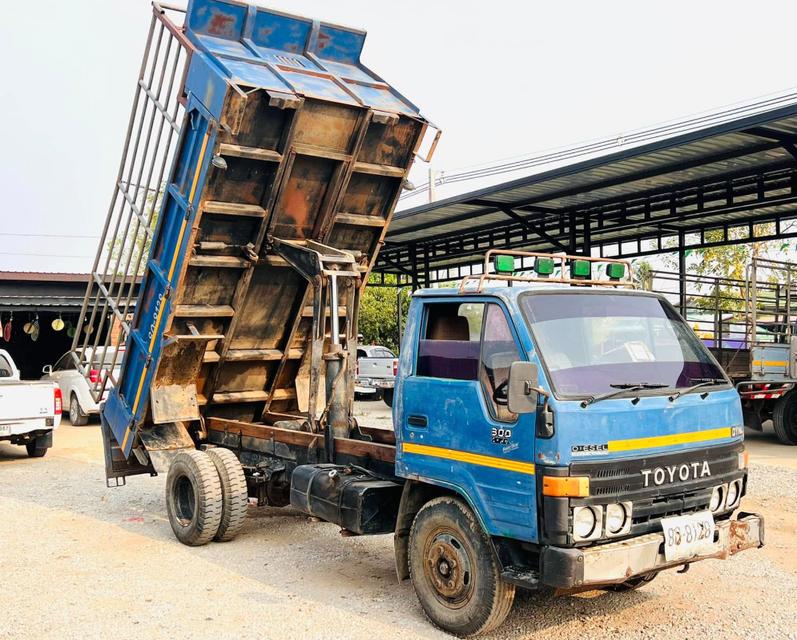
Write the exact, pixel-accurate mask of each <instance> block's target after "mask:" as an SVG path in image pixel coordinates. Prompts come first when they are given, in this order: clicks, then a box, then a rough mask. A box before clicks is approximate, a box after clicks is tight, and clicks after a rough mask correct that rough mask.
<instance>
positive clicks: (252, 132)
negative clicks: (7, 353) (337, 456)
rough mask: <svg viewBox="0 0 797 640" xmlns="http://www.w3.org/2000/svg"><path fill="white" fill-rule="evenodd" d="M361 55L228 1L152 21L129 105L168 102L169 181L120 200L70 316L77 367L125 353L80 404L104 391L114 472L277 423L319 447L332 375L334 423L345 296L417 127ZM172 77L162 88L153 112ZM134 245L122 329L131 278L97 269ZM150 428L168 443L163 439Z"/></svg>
mask: <svg viewBox="0 0 797 640" xmlns="http://www.w3.org/2000/svg"><path fill="white" fill-rule="evenodd" d="M175 15H176V16H177V17H176V18H175ZM181 17H182V19H183V20H184V25H183V26H180V24H179V19H180V18H181ZM364 38H365V33H364V32H361V31H358V30H354V29H349V28H345V27H338V26H336V25H330V24H326V23H319V22H317V21H312V20H307V19H305V18H299V17H295V16H288V15H286V14H282V13H278V12H272V11H269V10H267V9H263V8H255V7H249V6H247V5H245V4H243V3H240V2H233V1H231V0H223V1H222V0H192V2H189V5H188V8H187V14H185V15H183V14H182V13H181V12H177V13H175V12H174V11H173V10H172V9H171V8H170V9H169V10H166V9H165V8H163V7H162V6H161V5H158V4H155V5H154V18H153V27H152V30H151V32H150V37H149V44H148V51H147V54H146V55H145V59H144V64H143V65H142V72H141V77H140V79H139V83H138V87H139V99H140V102H139V104H142V103H143V104H145V105H147V104H149V103H152V112H153V113H154V114H155V115H156V116H157V117H159V118H160V117H165V115H164V114H167V113H172V110H171V103H167V100H171V101H172V103H173V104H174V110H173V114H174V115H173V116H172V118H173V122H172V120H168V119H167V127H166V128H167V129H168V126H172V128H173V129H175V130H178V128H179V137H177V136H174V137H173V142H172V145H173V146H172V148H170V149H167V150H166V151H165V150H164V149H163V147H162V145H163V143H162V142H161V149H160V150H158V151H156V152H155V154H154V155H152V158H153V164H156V165H157V163H159V162H160V159H161V157H163V158H164V164H167V163H166V160H165V158H166V155H167V151H168V157H169V163H168V164H167V166H170V167H171V169H170V171H167V172H166V174H165V176H164V178H163V181H162V183H160V184H159V183H157V182H156V181H155V180H150V185H149V189H150V190H159V191H160V192H161V195H160V200H158V199H156V198H151V197H149V198H147V197H145V196H144V197H141V198H140V199H137V198H138V197H139V196H138V192H136V193H135V194H134V193H131V192H130V189H131V186H130V185H131V184H132V183H133V180H128V181H124V180H120V181H119V183H118V184H117V190H116V192H115V194H114V197H115V202H116V203H121V204H120V205H119V204H117V205H116V208H114V206H115V205H114V204H113V203H112V207H111V212H110V214H109V223H108V226H107V227H106V232H105V235H104V236H103V239H102V242H101V247H100V253H99V254H98V258H97V264H96V265H95V273H94V280H93V283H92V286H90V287H89V294H88V296H87V302H86V305H85V306H84V319H83V321H82V323H83V324H92V323H93V325H94V328H95V331H93V332H91V333H86V334H85V335H78V336H77V337H76V347H75V350H76V352H77V353H79V352H80V351H81V350H83V351H85V349H86V347H92V346H95V344H93V343H96V346H98V347H99V349H100V350H101V349H102V347H103V339H104V340H105V344H106V345H108V344H110V345H114V344H120V345H121V344H124V348H123V350H122V352H123V353H125V355H124V362H123V364H122V370H121V375H120V379H119V380H113V379H111V375H112V369H113V363H110V366H107V367H104V370H103V375H102V381H101V382H100V383H98V384H97V385H95V391H100V392H101V387H103V386H105V387H107V386H111V383H112V384H113V385H114V388H113V390H112V391H111V394H110V396H109V399H108V401H107V402H106V405H105V407H104V409H103V422H104V426H106V423H107V427H108V430H109V432H110V434H111V435H112V440H113V441H114V443H115V445H114V446H118V451H117V455H118V456H119V457H120V458H122V457H123V458H129V457H130V454H131V452H132V451H133V450H134V449H135V448H137V447H138V446H139V445H140V444H141V443H143V445H144V448H145V449H147V450H149V451H152V450H155V449H158V448H159V447H167V446H175V443H177V444H178V445H179V446H185V445H186V440H185V438H184V437H183V435H184V432H183V429H182V428H185V430H186V431H191V432H192V433H197V434H199V437H200V438H202V437H207V433H208V430H214V429H228V430H229V428H230V427H231V426H235V425H237V429H236V430H237V432H238V434H239V436H240V435H241V433H242V430H246V431H247V433H248V434H249V435H250V436H255V435H257V433H260V435H262V437H264V438H265V437H271V438H272V439H273V437H274V435H273V430H272V431H267V430H266V428H265V427H262V429H263V430H262V432H257V429H258V426H257V425H258V424H260V425H274V424H275V423H276V424H277V427H276V428H277V429H278V430H279V431H280V432H282V430H283V429H282V427H287V428H286V429H285V430H287V431H290V430H291V429H293V430H294V431H297V432H298V434H297V435H295V436H293V438H294V439H296V438H299V439H302V440H304V439H308V438H313V437H317V436H314V435H313V433H315V434H318V433H319V432H323V429H324V426H323V425H324V423H325V422H326V421H328V420H330V419H331V418H330V416H329V415H328V414H329V412H330V403H329V396H330V391H329V390H328V389H326V387H327V386H328V383H330V382H331V381H330V380H327V377H328V376H326V373H327V370H328V369H329V367H331V366H332V365H330V364H329V363H330V362H331V361H333V360H334V361H337V362H338V363H342V364H341V365H340V366H342V368H343V369H344V370H345V372H348V373H349V374H350V375H338V376H337V377H336V381H335V383H336V384H337V389H338V398H339V399H341V398H342V401H343V402H344V404H345V403H348V410H349V411H348V414H349V416H350V409H351V402H352V401H353V395H354V389H353V375H351V374H352V373H353V371H354V366H355V362H354V356H353V355H352V357H349V356H348V354H349V350H350V349H351V348H352V347H354V346H355V344H354V343H355V342H356V336H357V332H356V322H357V308H358V300H359V293H360V292H361V290H362V287H363V286H364V285H365V282H366V280H367V277H368V274H369V272H370V269H371V267H372V265H373V263H374V261H375V259H376V256H377V253H378V251H379V248H380V246H381V244H382V240H383V237H384V235H385V232H386V229H387V226H388V224H389V223H390V219H391V216H392V214H393V210H394V208H395V205H396V202H397V200H398V196H399V194H400V192H401V190H402V188H403V184H404V181H405V178H406V176H407V174H408V171H409V169H410V166H411V164H412V162H413V159H414V157H415V154H416V153H417V152H418V149H419V147H420V145H421V142H422V140H423V139H424V136H425V134H426V130H427V124H428V123H427V122H426V121H425V120H424V119H423V118H422V117H421V116H420V114H419V113H418V111H417V108H416V107H415V106H414V105H412V103H410V102H409V101H407V100H406V99H405V98H403V97H402V96H401V95H400V94H398V93H397V92H396V91H395V90H394V89H393V88H392V87H390V86H389V85H388V84H387V83H385V82H384V81H383V80H382V79H381V78H379V77H378V76H376V75H375V74H373V72H371V71H369V70H368V69H366V68H365V67H364V66H362V65H361V64H360V62H359V54H360V50H361V48H362V44H363V41H364ZM167 42H168V43H169V46H170V47H173V48H171V49H166V52H165V53H164V49H165V46H166V45H165V43H167ZM155 47H157V50H155ZM175 51H177V52H178V53H180V57H179V59H175V61H174V62H172V60H173V59H174V52H175ZM169 74H171V77H172V79H173V84H174V85H175V87H177V88H176V89H175V90H172V88H171V85H170V86H169V88H168V89H169V90H168V91H167V92H166V96H165V97H163V96H162V95H161V93H162V86H163V85H164V77H165V78H166V82H168V78H169ZM159 82H160V84H159ZM180 83H182V84H180ZM156 99H157V100H156ZM153 117H154V116H153ZM138 118H141V109H140V107H139V114H138V115H136V111H135V109H134V114H133V117H132V118H131V131H132V133H131V137H132V138H131V137H129V138H128V143H127V147H128V148H130V147H132V146H133V145H134V144H135V146H136V149H139V148H142V147H143V145H144V144H147V145H150V144H151V142H150V140H149V138H147V139H146V141H142V138H141V137H139V139H135V136H136V131H137V127H136V122H138V120H137V119H138ZM143 120H144V122H146V111H144V117H143ZM142 128H143V129H144V131H146V125H145V126H144V127H138V131H139V136H141V133H140V132H141V129H142ZM435 141H436V140H435ZM144 149H145V150H144V152H143V154H142V153H139V156H140V157H142V158H144V159H145V164H146V158H147V157H148V156H147V151H146V147H144ZM125 153H126V156H125V158H124V159H123V165H122V169H121V170H120V176H124V175H125V174H128V170H127V168H126V164H125V163H128V164H129V163H130V162H131V161H130V152H129V151H126V152H125ZM156 158H157V162H155V159H156ZM135 162H138V160H136V159H135V156H134V160H133V163H134V164H135ZM134 169H135V167H133V168H132V169H131V170H130V172H129V174H128V175H133V176H134V177H135V174H136V171H135V170H134ZM143 169H144V170H142V171H140V172H138V174H139V176H141V175H143V176H144V177H145V178H146V176H147V175H151V172H150V173H149V174H148V172H147V171H146V167H143ZM155 173H156V174H157V171H156V172H155ZM146 186H148V185H146V184H145V187H146ZM144 193H146V189H145V190H144ZM155 201H157V204H156V202H155ZM131 203H132V204H131ZM134 205H137V206H134ZM148 208H149V213H148V211H147V209H148ZM158 210H159V211H160V214H159V216H158V214H157V211H158ZM125 215H126V216H127V219H126V220H127V222H126V223H125ZM117 220H121V221H117ZM131 220H132V223H131ZM146 225H149V228H150V230H151V231H150V233H149V234H147V233H144V234H143V235H142V234H141V233H139V235H138V239H139V240H140V241H141V242H143V243H145V244H142V246H143V247H146V246H147V245H146V243H151V253H149V260H148V261H146V269H143V268H142V269H140V270H139V273H141V271H143V278H142V281H141V285H140V294H139V295H138V298H137V301H136V303H135V312H134V313H133V305H132V304H131V305H128V306H127V307H125V306H123V304H121V303H120V302H119V299H120V298H121V299H123V298H124V290H125V289H124V288H125V286H127V285H128V283H130V282H133V281H134V280H135V278H136V276H137V274H136V273H135V272H134V271H133V268H132V267H130V266H129V265H130V262H131V261H130V260H129V259H128V260H127V263H128V264H127V267H126V268H125V266H124V265H123V266H120V265H119V259H118V258H117V264H116V269H114V265H113V256H112V257H110V258H109V260H111V262H110V263H104V260H105V255H106V253H107V247H108V246H110V245H112V244H113V246H115V247H116V251H115V252H112V253H115V254H116V255H117V256H120V255H121V256H124V255H126V252H128V250H127V249H126V248H125V244H124V243H126V242H128V239H131V240H130V242H135V241H137V236H136V234H135V232H133V231H132V229H133V228H135V229H136V230H137V229H138V228H139V226H144V227H146ZM109 229H110V231H109ZM114 229H116V230H117V231H116V233H117V236H116V238H114V236H113V235H111V234H112V233H114ZM119 229H121V230H127V234H126V235H125V236H123V238H122V239H121V240H120V239H119V231H118V230H119ZM144 231H146V229H144ZM120 242H121V243H122V248H121V250H120V249H119V248H118V247H119V245H118V243H120ZM114 243H117V244H114ZM140 251H143V249H140ZM129 253H131V255H133V256H135V255H136V254H135V251H134V250H130V251H129ZM122 262H123V263H124V262H125V261H124V260H122ZM133 262H134V261H133ZM109 264H110V266H109ZM120 272H121V273H122V275H119V273H120ZM109 273H111V274H112V275H110V276H109V275H108V274H109ZM333 276H336V277H333ZM119 292H121V293H119ZM333 298H334V299H336V300H337V303H338V304H336V305H333V304H332V299H333ZM335 307H337V309H338V312H337V314H335V315H337V316H339V317H338V319H337V323H335V322H334V319H333V318H332V317H330V316H331V314H332V313H333V312H332V309H333V308H335ZM98 309H99V311H98ZM106 317H107V318H108V319H107V321H106ZM131 318H132V319H131ZM103 324H105V326H103ZM333 331H335V332H336V334H337V336H338V340H333V335H332V333H333ZM115 340H116V343H115V342H114V341H115ZM335 342H337V343H338V344H333V343H335ZM330 353H332V355H330ZM352 353H354V351H353V350H352ZM101 364H102V363H101ZM341 385H343V386H345V389H343V391H341V390H340V386H341ZM98 387H99V388H98ZM337 419H338V421H340V420H341V417H340V415H339V414H338V416H337ZM161 425H166V426H167V427H168V428H169V429H173V427H174V426H175V425H177V426H178V427H180V428H179V429H178V431H179V432H180V433H178V435H177V436H174V434H172V435H171V436H169V437H165V436H164V428H165V427H164V428H160V429H159V428H158V427H159V426H161ZM349 426H351V425H349ZM338 427H339V425H338ZM253 429H254V430H255V432H253V431H252V430H253ZM192 430H193V431H192ZM269 433H270V435H269ZM181 434H183V435H181ZM334 435H335V436H336V437H339V436H345V435H346V434H345V433H344V430H343V429H341V428H336V430H335V434H334ZM391 435H392V434H391ZM385 438H388V439H390V438H389V436H381V437H379V439H380V440H384V439H385ZM374 440H375V439H374ZM164 442H165V443H166V444H164ZM308 442H309V440H308ZM308 446H310V445H308ZM321 446H323V444H322V445H321ZM141 459H142V458H141V457H140V456H139V460H141Z"/></svg>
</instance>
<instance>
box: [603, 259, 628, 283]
mask: <svg viewBox="0 0 797 640" xmlns="http://www.w3.org/2000/svg"><path fill="white" fill-rule="evenodd" d="M606 275H607V276H609V278H610V279H611V280H621V279H622V278H623V276H625V265H624V264H621V263H619V262H610V263H609V264H607V265H606Z"/></svg>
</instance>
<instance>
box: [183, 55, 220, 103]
mask: <svg viewBox="0 0 797 640" xmlns="http://www.w3.org/2000/svg"><path fill="white" fill-rule="evenodd" d="M211 65H212V62H211V59H210V58H209V57H208V55H207V54H205V53H201V52H200V53H196V54H194V55H193V56H191V64H190V66H189V67H188V73H187V75H186V79H185V90H186V93H190V94H192V95H194V96H195V97H196V98H197V99H198V100H199V101H200V102H201V103H202V104H203V105H204V107H205V108H206V109H207V110H208V111H209V112H210V114H211V115H212V116H213V117H214V118H216V119H218V118H220V117H221V112H222V109H223V108H224V99H225V98H226V96H227V82H226V81H225V80H224V78H223V77H222V76H220V75H219V72H218V71H217V70H215V69H214V68H213V67H212V66H211Z"/></svg>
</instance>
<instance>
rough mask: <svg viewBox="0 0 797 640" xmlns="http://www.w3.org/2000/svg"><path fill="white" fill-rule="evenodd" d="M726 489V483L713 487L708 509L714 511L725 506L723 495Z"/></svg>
mask: <svg viewBox="0 0 797 640" xmlns="http://www.w3.org/2000/svg"><path fill="white" fill-rule="evenodd" d="M727 489H728V485H726V484H721V485H719V486H718V487H714V491H712V492H711V500H710V501H709V503H708V508H709V511H711V512H712V513H716V512H717V511H719V510H720V509H722V507H724V506H725V495H726V493H727Z"/></svg>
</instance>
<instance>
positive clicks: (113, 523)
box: [0, 403, 797, 640]
mask: <svg viewBox="0 0 797 640" xmlns="http://www.w3.org/2000/svg"><path fill="white" fill-rule="evenodd" d="M378 405H381V403H362V405H361V407H363V406H364V407H365V409H366V410H367V412H368V413H369V414H374V416H373V418H374V419H373V420H369V424H374V423H375V422H377V423H378V422H379V421H381V420H383V419H384V417H385V416H386V415H387V412H386V411H385V410H383V409H381V408H380V406H378ZM381 406H383V405H381ZM769 442H770V443H771V439H769ZM757 446H758V443H757V442H756V441H753V442H752V443H751V450H752V459H753V463H752V471H751V480H750V486H751V494H750V495H749V496H748V497H747V498H746V502H745V504H744V506H745V508H746V509H748V510H756V511H760V512H761V513H763V514H764V515H765V517H766V518H767V543H768V544H767V546H766V547H765V548H764V549H762V550H760V551H747V552H745V553H743V554H741V555H739V556H737V557H736V558H734V559H733V560H731V561H727V562H721V561H708V562H702V563H698V564H696V565H693V567H692V569H691V570H690V572H689V573H688V574H687V575H685V576H681V575H678V574H676V573H675V572H674V571H668V572H666V573H664V574H662V575H661V576H660V577H659V578H658V579H657V580H655V581H654V582H653V583H652V584H650V585H648V586H647V587H645V588H644V589H642V590H640V591H637V592H634V593H627V594H613V593H604V592H589V593H583V594H579V595H576V596H563V597H554V596H553V594H549V593H544V594H540V593H531V592H520V593H519V595H518V598H517V600H516V604H515V608H514V610H513V612H512V613H511V614H510V616H509V618H508V619H507V622H506V623H505V624H504V626H503V627H501V629H499V631H498V632H497V633H496V634H495V635H493V636H491V637H494V638H549V637H551V635H552V634H554V635H555V636H556V637H557V640H568V639H571V638H572V639H579V640H580V639H581V638H585V637H587V638H590V639H591V640H592V639H598V638H665V639H666V638H672V639H673V640H682V639H684V638H690V639H691V638H706V637H711V636H712V635H713V636H715V637H717V638H722V639H724V638H797V598H795V597H794V594H795V593H797V557H795V554H794V550H795V547H796V546H797V545H795V542H797V469H795V467H794V466H791V468H787V467H781V466H772V465H770V464H767V463H761V462H757V461H756V447H757ZM785 451H788V453H785ZM783 455H784V456H787V457H788V458H789V461H791V460H792V459H797V449H784V454H783ZM163 484H164V478H162V477H158V478H147V477H135V478H131V479H129V482H128V486H127V487H125V488H119V489H113V490H112V489H106V488H105V483H104V470H103V460H102V447H101V442H100V438H99V430H98V427H97V426H96V425H89V426H86V427H77V428H75V427H70V426H68V425H67V426H64V427H62V428H61V429H60V430H59V431H58V433H57V434H56V445H55V448H54V449H53V450H52V451H50V452H49V454H48V456H47V457H46V458H44V459H40V460H31V459H28V458H26V457H25V456H24V450H23V449H22V448H19V447H12V446H10V445H7V444H0V514H2V515H0V557H2V567H3V568H2V585H3V591H4V600H5V601H6V603H7V604H6V612H5V614H4V615H3V616H1V617H0V638H14V639H18V638H20V639H21V638H37V639H39V638H59V639H60V638H80V639H81V640H85V639H87V638H110V637H130V636H136V637H141V638H170V639H171V638H182V637H186V638H192V639H202V638H208V639H210V638H212V639H213V640H217V639H220V638H258V640H261V639H265V638H365V639H367V640H374V638H402V639H408V638H446V637H449V636H447V635H446V634H444V633H442V632H440V631H437V630H435V629H434V628H433V627H431V626H430V625H429V624H428V623H427V622H426V621H425V619H424V616H423V613H422V611H421V609H420V607H419V606H418V604H417V601H416V599H415V595H414V593H413V591H412V587H411V586H410V585H409V584H408V583H406V582H405V583H402V584H399V583H397V581H396V578H395V574H394V570H393V554H392V544H391V538H390V536H379V537H372V538H342V537H341V536H340V535H339V533H338V530H337V528H336V527H335V526H333V525H330V524H325V523H314V522H309V521H308V519H307V518H305V517H303V516H302V515H300V514H298V513H296V512H292V511H290V510H287V509H256V508H251V507H250V513H249V515H250V517H249V519H248V521H247V524H246V526H245V528H244V531H243V533H242V534H241V536H240V537H239V538H238V539H236V540H235V541H234V542H230V543H226V544H210V545H208V546H206V547H200V548H189V547H185V546H182V545H180V544H179V543H178V542H177V541H176V540H175V539H174V537H173V536H172V533H171V529H170V528H169V524H168V521H167V520H166V516H165V506H164V500H163Z"/></svg>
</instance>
